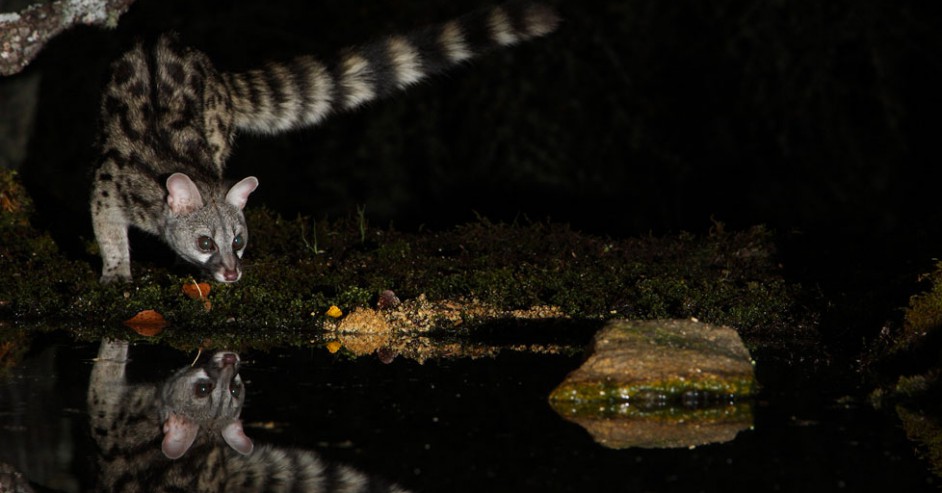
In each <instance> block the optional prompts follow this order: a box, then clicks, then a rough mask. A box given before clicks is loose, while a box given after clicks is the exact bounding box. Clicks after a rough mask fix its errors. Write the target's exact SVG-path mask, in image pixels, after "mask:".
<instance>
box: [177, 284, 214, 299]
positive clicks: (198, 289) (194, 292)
mask: <svg viewBox="0 0 942 493" xmlns="http://www.w3.org/2000/svg"><path fill="white" fill-rule="evenodd" d="M209 290H210V287H209V284H207V283H205V282H201V283H196V282H188V283H186V284H184V285H183V292H184V293H185V294H186V295H187V296H189V297H190V299H194V300H199V299H205V298H206V296H207V295H208V294H209Z"/></svg>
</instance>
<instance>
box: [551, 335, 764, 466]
mask: <svg viewBox="0 0 942 493" xmlns="http://www.w3.org/2000/svg"><path fill="white" fill-rule="evenodd" d="M756 389H757V385H756V381H755V376H754V372H753V362H752V359H751V357H750V356H749V351H748V350H747V349H746V347H745V346H744V345H743V343H742V340H741V339H740V338H739V335H738V334H737V333H736V331H735V330H733V329H731V328H729V327H721V326H715V325H710V324H704V323H700V322H697V321H695V320H656V321H631V320H615V321H612V322H609V323H608V324H607V325H606V326H605V327H604V328H603V329H602V330H601V331H599V333H598V334H596V335H595V338H594V340H593V342H592V345H591V347H590V348H589V357H588V358H587V360H586V361H585V362H584V363H583V365H582V366H581V367H579V368H578V369H576V370H575V371H573V372H572V373H570V374H569V375H568V376H567V377H566V379H565V380H564V381H563V382H562V383H561V384H560V385H559V386H558V387H556V389H555V390H553V392H552V393H551V394H550V404H551V405H552V406H553V408H554V409H555V410H556V412H558V413H559V414H560V415H562V416H563V417H565V418H566V419H569V420H571V421H573V422H576V423H577V424H579V425H581V426H583V427H584V428H585V429H586V430H587V431H589V433H590V434H591V435H592V436H593V437H594V438H595V440H596V441H597V442H599V443H600V444H602V445H605V446H607V447H611V448H627V447H645V448H664V447H668V448H672V447H691V446H697V445H702V444H706V443H717V442H725V441H729V440H732V439H733V438H734V437H735V436H736V434H737V433H738V432H739V431H741V430H743V429H747V428H749V427H750V426H751V423H752V412H751V402H748V399H742V398H743V397H748V396H750V395H752V394H753V393H754V392H755V391H756Z"/></svg>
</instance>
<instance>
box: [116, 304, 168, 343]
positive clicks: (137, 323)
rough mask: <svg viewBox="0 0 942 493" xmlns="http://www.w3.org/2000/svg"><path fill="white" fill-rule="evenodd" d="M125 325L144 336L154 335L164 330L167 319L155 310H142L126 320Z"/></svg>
mask: <svg viewBox="0 0 942 493" xmlns="http://www.w3.org/2000/svg"><path fill="white" fill-rule="evenodd" d="M124 325H127V326H128V327H130V328H131V330H133V331H134V332H137V333H138V334H140V335H142V336H145V337H152V336H155V335H157V334H159V333H161V332H163V330H164V327H166V326H167V320H166V319H165V318H164V316H163V315H161V314H160V313H159V312H157V311H155V310H142V311H139V312H137V315H134V316H133V317H131V318H129V319H127V320H125V321H124Z"/></svg>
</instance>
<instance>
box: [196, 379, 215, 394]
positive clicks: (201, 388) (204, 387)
mask: <svg viewBox="0 0 942 493" xmlns="http://www.w3.org/2000/svg"><path fill="white" fill-rule="evenodd" d="M213 387H214V385H213V382H196V383H195V384H193V393H194V394H196V397H206V396H207V395H209V394H210V393H212V391H213Z"/></svg>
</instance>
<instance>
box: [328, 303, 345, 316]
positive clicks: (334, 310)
mask: <svg viewBox="0 0 942 493" xmlns="http://www.w3.org/2000/svg"><path fill="white" fill-rule="evenodd" d="M325 315H327V316H328V317H332V318H340V317H342V316H343V312H342V311H340V308H337V305H330V308H328V309H327V313H325Z"/></svg>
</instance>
